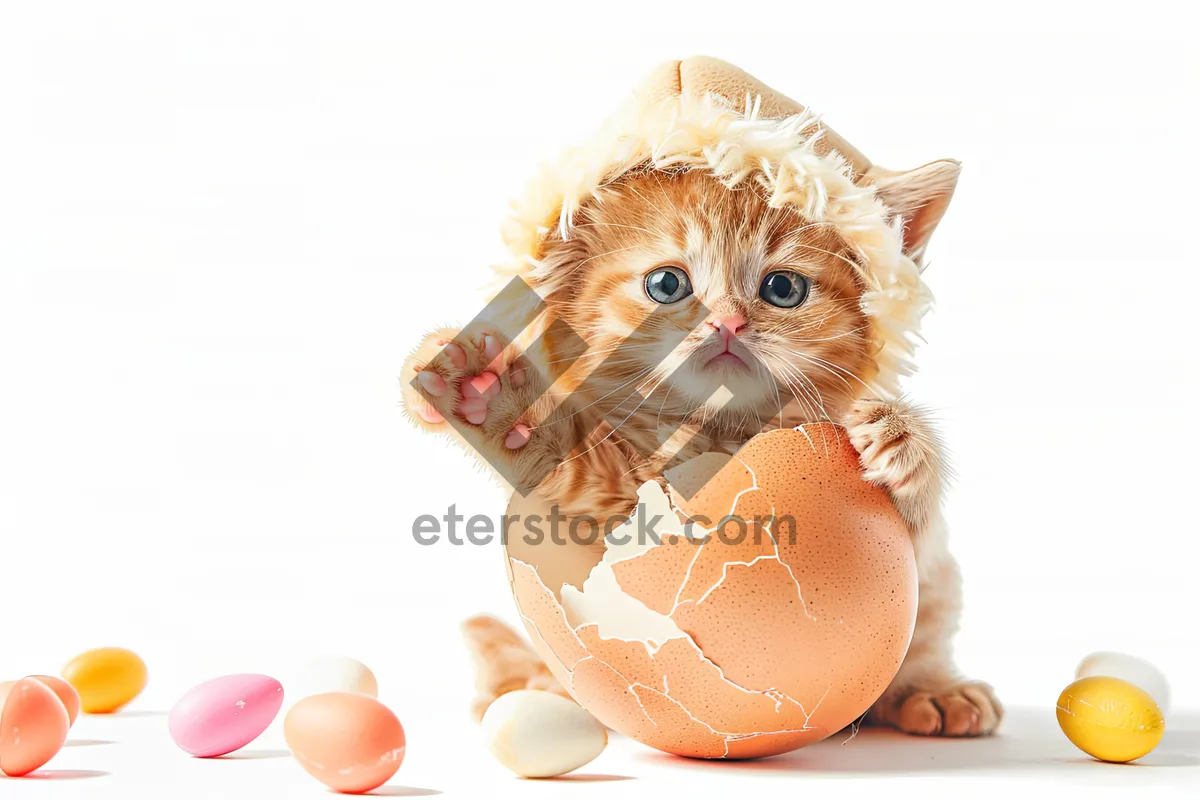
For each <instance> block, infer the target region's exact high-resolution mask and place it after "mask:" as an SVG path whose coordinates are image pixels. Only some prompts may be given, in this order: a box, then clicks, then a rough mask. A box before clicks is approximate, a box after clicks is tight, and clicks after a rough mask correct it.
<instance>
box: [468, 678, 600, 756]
mask: <svg viewBox="0 0 1200 800" xmlns="http://www.w3.org/2000/svg"><path fill="white" fill-rule="evenodd" d="M481 729H482V732H483V738H484V741H485V742H486V743H487V746H488V749H489V750H491V751H492V755H493V756H495V757H496V760H497V761H499V762H500V763H501V764H503V765H504V766H506V767H508V768H509V769H510V770H512V771H513V772H515V773H517V774H518V775H522V776H524V777H526V778H551V777H554V776H555V775H562V774H564V773H567V772H571V771H572V770H576V769H579V768H580V767H582V766H583V765H584V764H587V763H588V762H590V761H592V760H593V759H594V758H596V756H598V755H600V753H602V752H604V748H605V746H606V745H607V744H608V732H607V731H606V730H605V729H604V726H603V725H601V724H600V723H599V722H597V721H596V718H595V717H593V716H592V715H591V714H589V713H588V712H586V711H584V710H583V709H582V708H580V707H579V706H578V705H576V704H575V703H572V702H571V701H570V700H567V699H566V698H564V697H559V696H558V695H556V694H551V693H549V692H541V691H534V690H526V689H523V690H519V691H515V692H509V693H507V694H503V695H501V696H500V697H498V698H497V699H496V700H495V702H493V703H492V704H491V705H490V706H488V710H487V712H486V713H485V714H484V715H483V723H482V728H481Z"/></svg>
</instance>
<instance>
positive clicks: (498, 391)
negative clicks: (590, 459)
mask: <svg viewBox="0 0 1200 800" xmlns="http://www.w3.org/2000/svg"><path fill="white" fill-rule="evenodd" d="M401 383H402V384H403V385H404V390H405V405H406V407H407V408H408V410H409V412H410V416H413V417H415V419H416V420H417V421H418V422H419V424H421V425H422V427H425V428H428V429H433V430H447V429H451V430H453V431H454V433H456V434H457V435H458V436H459V437H461V438H462V439H463V440H465V441H466V442H467V443H468V444H469V445H471V447H472V448H473V449H474V450H475V451H476V453H477V454H478V455H479V456H480V457H481V458H483V460H484V461H485V462H487V463H488V465H489V466H491V467H492V468H493V469H494V470H496V471H497V472H498V473H499V474H500V475H501V477H503V478H504V479H505V480H506V481H508V482H509V483H510V484H512V485H513V486H514V487H516V488H519V489H522V490H523V491H525V490H527V489H528V488H531V487H532V486H536V485H537V483H538V482H540V480H541V479H542V477H544V474H545V473H547V472H548V471H549V467H548V464H551V463H553V460H554V458H557V455H555V454H552V453H550V452H549V450H551V449H552V445H553V442H552V441H549V440H548V439H549V438H550V437H548V436H547V435H542V434H539V433H538V425H537V417H536V411H535V409H534V405H535V403H537V402H538V400H539V398H541V397H542V395H543V393H544V392H545V389H546V387H545V386H544V385H543V384H544V380H542V376H541V374H540V373H539V372H538V371H537V370H535V369H533V368H532V367H531V365H530V364H529V362H528V361H527V359H525V358H524V357H523V356H522V355H520V354H519V353H518V352H516V349H515V348H512V347H509V346H508V344H507V343H506V342H505V341H504V340H503V339H502V338H501V336H500V334H499V333H497V332H494V331H490V330H478V331H473V332H466V331H462V332H458V331H452V330H443V331H438V332H435V333H434V334H432V335H430V337H428V338H427V339H426V340H425V342H424V343H423V344H422V345H421V347H419V348H418V349H417V351H416V352H415V353H414V354H413V356H412V357H411V358H410V359H409V360H408V362H407V363H406V364H405V369H404V372H403V374H402V375H401ZM543 440H546V441H543Z"/></svg>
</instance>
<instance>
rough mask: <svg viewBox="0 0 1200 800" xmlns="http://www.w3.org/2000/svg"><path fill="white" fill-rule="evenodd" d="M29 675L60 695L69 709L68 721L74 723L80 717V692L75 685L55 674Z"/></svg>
mask: <svg viewBox="0 0 1200 800" xmlns="http://www.w3.org/2000/svg"><path fill="white" fill-rule="evenodd" d="M29 677H31V678H33V679H34V680H38V681H41V682H42V683H44V684H46V685H47V686H48V687H50V691H52V692H54V693H55V694H56V695H58V699H59V700H60V701H62V704H63V708H65V709H67V721H68V723H69V724H71V725H74V724H75V720H76V719H78V718H79V692H77V691H75V687H74V686H72V685H71V684H69V683H67V682H66V681H64V680H63V679H62V678H56V677H54V676H53V675H30V676H29Z"/></svg>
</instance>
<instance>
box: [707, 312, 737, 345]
mask: <svg viewBox="0 0 1200 800" xmlns="http://www.w3.org/2000/svg"><path fill="white" fill-rule="evenodd" d="M708 324H709V325H712V326H713V328H715V329H716V330H718V331H720V332H721V335H722V336H723V337H724V338H725V341H729V340H730V339H732V338H733V337H734V336H737V335H738V331H740V330H742V329H743V328H745V327H746V318H745V317H744V316H742V315H741V314H730V315H729V316H725V317H718V318H717V319H710V320H709V321H708Z"/></svg>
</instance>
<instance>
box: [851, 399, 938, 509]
mask: <svg viewBox="0 0 1200 800" xmlns="http://www.w3.org/2000/svg"><path fill="white" fill-rule="evenodd" d="M846 431H847V433H848V434H849V435H850V443H851V444H852V445H853V446H854V449H855V450H857V451H858V453H859V455H860V456H861V460H862V466H863V477H864V478H865V479H866V480H868V481H870V482H871V483H874V484H876V485H878V486H882V487H883V488H885V489H887V490H889V491H890V492H892V493H893V494H896V495H905V494H911V493H913V492H916V491H919V490H920V489H921V488H923V486H924V484H926V483H928V481H929V479H930V478H932V477H933V475H934V472H935V470H936V464H935V463H934V461H935V459H936V457H937V456H936V448H935V447H934V445H933V442H932V441H930V436H929V434H928V432H927V430H926V429H925V426H924V424H923V423H922V422H921V420H920V418H919V417H918V416H917V414H915V413H914V412H913V411H912V410H910V409H909V408H907V407H905V406H903V405H899V404H893V403H887V402H884V401H880V400H861V401H859V402H857V403H855V404H854V405H853V406H851V408H850V412H849V414H848V416H847V420H846Z"/></svg>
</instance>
